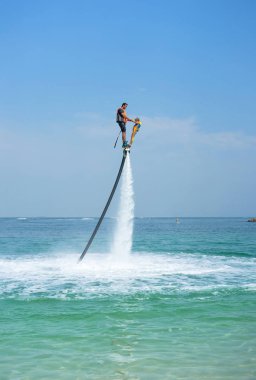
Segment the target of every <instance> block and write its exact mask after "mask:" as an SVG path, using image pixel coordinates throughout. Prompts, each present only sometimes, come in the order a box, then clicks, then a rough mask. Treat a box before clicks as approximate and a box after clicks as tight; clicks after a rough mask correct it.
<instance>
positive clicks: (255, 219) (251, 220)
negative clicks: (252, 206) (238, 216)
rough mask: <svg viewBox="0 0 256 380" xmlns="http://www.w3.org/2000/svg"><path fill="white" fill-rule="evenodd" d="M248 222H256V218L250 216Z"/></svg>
mask: <svg viewBox="0 0 256 380" xmlns="http://www.w3.org/2000/svg"><path fill="white" fill-rule="evenodd" d="M247 222H253V223H256V218H250V219H248V220H247Z"/></svg>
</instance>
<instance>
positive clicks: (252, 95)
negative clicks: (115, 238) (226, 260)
mask: <svg viewBox="0 0 256 380" xmlns="http://www.w3.org/2000/svg"><path fill="white" fill-rule="evenodd" d="M255 17H256V2H255V1H254V0H245V1H242V0H240V1H238V0H233V1H232V0H223V1H219V0H215V1H205V0H204V1H203V0H194V1H189V0H179V1H178V0H176V1H171V0H169V1H165V0H159V1H156V0H154V1H152V0H147V1H146V0H137V1H133V0H132V1H129V2H126V3H122V2H120V1H113V0H110V1H103V0H101V1H97V0H96V1H82V0H74V1H71V0H70V1H66V0H55V1H47V0H44V1H40V0H38V1H26V0H24V1H18V0H17V1H14V0H8V1H7V0H1V1H0V47H1V49H0V171H1V186H0V197H1V209H0V216H15V215H31V216H39V215H44V216H54V215H56V216H61V215H63V216H76V215H77V216H80V215H95V216H97V215H99V213H100V212H101V209H102V207H103V206H104V203H105V200H106V198H107V196H108V193H109V191H110V188H111V185H112V182H113V180H114V178H115V175H116V172H117V169H118V166H119V161H120V158H121V151H120V147H119V150H116V151H114V150H113V142H114V140H115V138H116V135H117V132H118V129H117V126H116V124H115V122H114V118H115V110H116V108H117V107H118V106H119V105H120V104H121V103H122V102H123V101H126V102H128V103H129V107H128V110H127V111H128V115H129V116H132V117H134V116H137V115H138V116H140V117H141V118H142V121H143V128H142V130H141V132H140V134H139V135H138V136H137V140H136V143H135V145H134V150H133V152H132V153H133V154H132V166H133V172H134V179H135V183H134V186H135V195H136V215H138V216H147V215H151V216H176V215H178V216H225V215H226V216H229V215H230V216H239V215H241V216H247V215H248V216H249V215H255V214H256V200H255V199H256V197H255V188H256V176H255V167H256V158H255V156H256V132H255V125H256V107H255V104H256V74H255V68H256V49H255V40H256V23H255ZM116 198H118V196H117V197H116ZM116 201H117V199H115V202H114V203H113V205H112V207H111V209H110V213H109V215H115V213H116V203H117V202H116Z"/></svg>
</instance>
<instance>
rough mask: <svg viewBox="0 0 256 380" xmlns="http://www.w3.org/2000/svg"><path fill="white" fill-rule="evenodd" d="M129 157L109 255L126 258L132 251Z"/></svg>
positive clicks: (130, 170) (130, 171) (131, 183)
mask: <svg viewBox="0 0 256 380" xmlns="http://www.w3.org/2000/svg"><path fill="white" fill-rule="evenodd" d="M133 194H134V193H133V179H132V168H131V160H130V155H129V154H127V158H126V163H125V167H124V172H123V176H122V183H121V196H120V204H119V210H118V216H117V226H116V231H115V235H114V241H113V246H112V249H111V253H112V254H113V255H115V256H118V257H122V258H124V257H126V258H127V257H128V256H129V254H130V253H131V249H132V235H133V219H134V198H133Z"/></svg>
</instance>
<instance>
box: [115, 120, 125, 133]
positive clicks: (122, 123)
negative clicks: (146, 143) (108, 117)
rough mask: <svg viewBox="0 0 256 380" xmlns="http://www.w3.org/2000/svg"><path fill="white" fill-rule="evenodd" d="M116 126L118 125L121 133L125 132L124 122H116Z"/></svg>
mask: <svg viewBox="0 0 256 380" xmlns="http://www.w3.org/2000/svg"><path fill="white" fill-rule="evenodd" d="M117 124H118V125H119V127H120V129H121V131H122V132H126V126H125V122H124V121H118V122H117Z"/></svg>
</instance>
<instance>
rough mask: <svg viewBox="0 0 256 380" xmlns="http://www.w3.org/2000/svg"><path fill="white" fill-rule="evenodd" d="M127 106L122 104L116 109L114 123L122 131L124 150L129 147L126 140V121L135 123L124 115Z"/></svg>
mask: <svg viewBox="0 0 256 380" xmlns="http://www.w3.org/2000/svg"><path fill="white" fill-rule="evenodd" d="M127 106H128V104H127V103H123V104H122V106H121V107H120V108H118V110H117V112H116V122H117V124H118V125H119V127H120V129H121V131H122V140H123V148H126V147H128V146H129V145H128V142H127V140H126V123H127V121H132V122H135V121H134V120H133V119H129V117H128V116H127V115H126V108H127Z"/></svg>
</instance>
